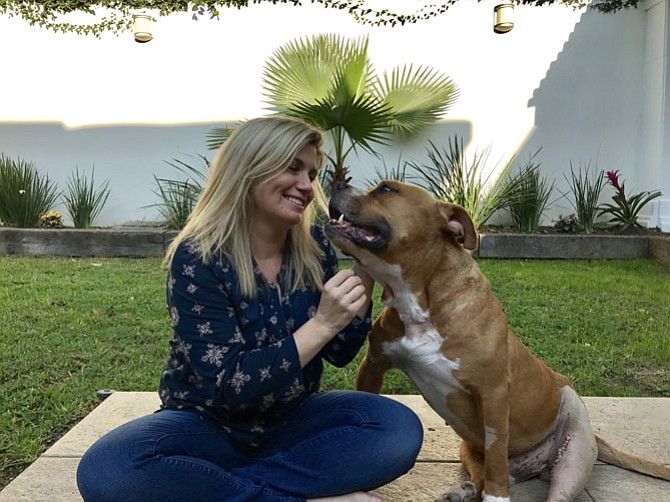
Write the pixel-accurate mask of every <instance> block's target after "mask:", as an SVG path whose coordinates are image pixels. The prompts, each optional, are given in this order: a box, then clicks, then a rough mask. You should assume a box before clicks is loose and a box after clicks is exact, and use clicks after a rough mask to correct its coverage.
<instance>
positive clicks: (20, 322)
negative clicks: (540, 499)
mask: <svg viewBox="0 0 670 502" xmlns="http://www.w3.org/2000/svg"><path fill="white" fill-rule="evenodd" d="M480 265H481V268H482V270H483V271H484V273H485V274H486V275H487V276H488V277H489V279H490V281H491V284H492V286H493V288H494V290H495V291H496V293H497V294H498V296H499V298H500V299H501V302H502V304H503V307H504V309H505V311H506V312H507V315H508V317H509V322H510V325H511V326H512V327H513V329H514V330H515V331H516V332H517V334H518V335H519V336H520V337H521V338H522V339H523V341H524V342H525V343H526V344H527V345H528V346H529V348H530V349H531V351H532V352H533V353H535V354H536V355H538V356H539V357H541V358H542V359H544V360H545V361H546V362H547V363H548V364H549V365H550V366H552V367H554V368H555V369H556V370H558V371H560V372H562V373H565V374H566V375H568V376H569V377H570V378H571V379H572V380H573V382H574V384H575V386H576V388H577V389H578V391H579V392H581V393H582V394H584V395H601V396H613V395H614V396H666V397H670V335H669V333H670V281H669V280H668V273H667V271H664V270H663V269H662V267H661V266H660V265H658V264H657V263H655V262H654V261H650V260H635V261H518V260H509V261H505V260H487V261H482V262H480ZM164 275H165V274H164V271H163V270H161V268H160V260H157V259H151V260H139V259H76V260H75V259H66V258H58V259H35V258H13V257H0V326H2V328H3V330H4V332H3V336H2V337H1V338H0V354H2V357H0V420H1V421H0V487H2V486H4V485H5V484H6V483H7V482H8V481H9V480H10V479H11V478H12V477H13V476H15V475H16V474H17V473H18V472H20V470H22V469H23V468H25V467H26V466H27V465H28V464H29V463H31V462H32V461H34V460H35V458H36V457H37V456H38V455H39V454H40V453H41V452H42V451H43V450H44V449H46V448H47V447H48V446H49V445H50V444H51V443H52V442H53V441H54V440H55V439H57V438H58V437H60V435H62V433H63V432H65V431H66V430H68V429H69V428H70V427H72V425H74V424H75V423H76V422H77V421H79V420H81V419H82V418H83V417H84V416H85V415H86V414H87V413H89V412H90V411H91V410H92V409H93V408H94V407H95V406H96V404H97V398H96V391H97V390H98V389H103V388H112V389H116V390H134V391H153V390H155V389H156V385H157V381H158V377H159V374H160V371H161V367H162V364H163V361H164V359H165V357H166V353H167V352H166V351H167V340H168V339H169V337H170V328H169V319H168V316H167V313H166V311H165V301H164V298H165V294H164ZM377 294H379V292H377ZM375 305H376V307H375V312H376V313H377V312H378V311H379V302H378V300H377V301H376V302H375ZM357 362H358V361H355V362H354V363H352V364H350V365H349V366H348V367H347V368H344V369H341V370H338V369H334V368H328V369H327V371H326V373H325V375H324V385H323V387H324V388H326V389H330V388H352V386H353V380H354V376H355V373H356V367H357ZM383 392H386V393H413V392H414V390H413V389H412V386H411V384H409V382H408V381H407V379H406V378H405V377H404V376H403V375H402V374H400V373H399V372H391V373H390V374H389V375H388V376H387V380H386V384H385V387H384V390H383Z"/></svg>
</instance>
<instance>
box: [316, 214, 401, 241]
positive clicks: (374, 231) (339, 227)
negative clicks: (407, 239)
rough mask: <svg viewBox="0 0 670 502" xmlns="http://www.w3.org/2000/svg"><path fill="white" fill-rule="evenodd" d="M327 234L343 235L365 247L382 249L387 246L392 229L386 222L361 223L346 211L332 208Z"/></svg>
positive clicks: (332, 237)
mask: <svg viewBox="0 0 670 502" xmlns="http://www.w3.org/2000/svg"><path fill="white" fill-rule="evenodd" d="M325 231H326V235H327V236H328V237H329V238H331V239H337V237H343V238H345V239H348V240H350V241H352V242H353V243H354V244H355V245H356V246H358V247H361V248H365V249H371V250H374V249H381V248H383V247H385V246H386V244H387V243H388V240H389V237H390V229H389V226H388V224H387V223H386V222H384V221H379V222H371V223H366V224H361V223H358V222H355V221H351V219H349V218H347V217H346V216H345V215H344V213H340V212H339V211H337V210H334V209H333V208H332V207H331V209H330V221H329V222H328V223H327V224H326V226H325Z"/></svg>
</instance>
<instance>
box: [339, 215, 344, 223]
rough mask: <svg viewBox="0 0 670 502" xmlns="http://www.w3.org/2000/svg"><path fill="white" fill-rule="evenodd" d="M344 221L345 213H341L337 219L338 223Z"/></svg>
mask: <svg viewBox="0 0 670 502" xmlns="http://www.w3.org/2000/svg"><path fill="white" fill-rule="evenodd" d="M343 221H344V214H341V215H340V217H339V218H338V219H337V222H338V223H342V222H343Z"/></svg>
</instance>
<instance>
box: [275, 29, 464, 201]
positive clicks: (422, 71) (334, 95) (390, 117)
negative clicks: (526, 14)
mask: <svg viewBox="0 0 670 502" xmlns="http://www.w3.org/2000/svg"><path fill="white" fill-rule="evenodd" d="M263 89H264V92H265V96H266V99H267V102H268V104H269V105H270V109H271V110H272V111H274V112H276V113H280V114H283V115H288V116H293V117H298V118H301V119H303V120H305V121H306V122H309V123H311V124H313V125H315V126H317V127H319V128H321V129H323V130H324V131H327V132H328V134H329V135H330V138H331V143H332V149H333V151H332V153H330V154H329V155H328V159H329V162H330V165H329V166H328V167H327V169H326V172H327V180H326V181H327V183H326V185H325V188H326V191H328V190H329V189H330V188H332V187H333V186H334V184H336V183H338V182H340V181H347V180H348V179H349V177H348V173H349V168H348V166H347V165H346V158H347V156H348V155H349V153H351V152H352V151H354V150H356V149H357V148H361V149H363V150H365V151H368V152H371V153H373V154H374V149H373V148H374V145H375V144H387V143H389V142H390V140H391V139H392V138H393V137H394V135H399V136H401V137H408V136H411V135H413V134H416V133H417V132H419V131H421V130H422V129H424V128H425V127H427V126H428V125H430V124H432V123H434V122H435V121H437V120H438V118H439V117H440V116H441V115H442V114H443V113H444V112H445V111H446V110H447V109H448V108H449V106H450V105H452V104H453V103H454V101H455V100H456V97H457V95H458V90H457V88H456V86H455V84H454V83H453V82H452V81H451V80H450V79H449V78H448V77H447V76H445V75H443V74H441V73H440V72H438V71H437V70H434V69H432V68H429V67H417V68H416V69H415V68H414V67H413V66H412V65H409V66H403V67H398V68H395V69H393V70H392V71H391V72H390V73H388V74H387V73H384V75H383V76H382V77H381V78H380V77H378V76H377V74H376V72H375V70H374V68H373V66H372V63H371V61H370V59H369V57H368V38H367V37H362V38H358V39H352V40H350V39H347V38H344V37H341V36H339V35H332V34H331V35H316V36H314V37H312V38H300V39H297V40H294V41H292V42H289V43H287V44H286V45H284V46H282V47H280V48H279V49H277V50H276V51H275V52H274V53H273V54H272V56H271V57H270V58H269V59H268V61H267V62H266V66H265V69H264V73H263Z"/></svg>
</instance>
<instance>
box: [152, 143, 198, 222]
mask: <svg viewBox="0 0 670 502" xmlns="http://www.w3.org/2000/svg"><path fill="white" fill-rule="evenodd" d="M198 158H199V159H200V161H201V162H202V163H203V164H204V166H205V169H204V172H203V170H201V169H200V168H198V167H195V166H192V165H190V164H188V163H186V162H184V161H182V160H178V159H172V162H168V161H165V162H166V163H167V164H169V165H171V166H172V167H174V168H175V169H176V170H177V171H179V172H180V173H182V174H184V175H186V177H185V179H168V178H158V177H157V176H155V175H154V180H156V185H157V188H156V190H155V191H154V193H155V194H156V195H158V196H159V197H160V202H159V203H157V204H152V207H157V208H158V212H159V213H160V215H161V216H162V217H163V219H164V220H165V223H166V225H167V227H168V228H172V229H177V230H179V229H182V228H184V226H185V225H186V221H187V220H188V217H189V216H190V214H191V212H192V211H193V208H194V207H195V204H196V202H198V198H199V197H200V193H201V192H202V188H203V184H204V182H205V180H206V178H207V170H208V169H209V164H210V163H209V160H207V158H206V157H205V156H204V155H198Z"/></svg>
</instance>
